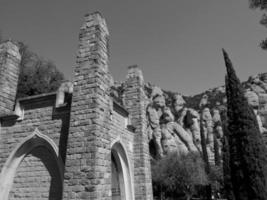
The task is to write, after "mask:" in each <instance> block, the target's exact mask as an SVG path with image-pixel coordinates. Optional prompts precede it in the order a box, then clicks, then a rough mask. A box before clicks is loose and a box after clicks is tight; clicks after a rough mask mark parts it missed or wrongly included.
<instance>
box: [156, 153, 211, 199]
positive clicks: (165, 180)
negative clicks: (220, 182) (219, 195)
mask: <svg viewBox="0 0 267 200" xmlns="http://www.w3.org/2000/svg"><path fill="white" fill-rule="evenodd" d="M152 180H153V187H154V192H155V193H158V195H160V196H161V199H163V198H165V197H171V198H174V197H175V199H176V197H178V196H185V197H186V199H190V198H191V197H192V195H193V194H194V192H195V191H196V186H199V185H206V184H207V183H208V177H207V175H206V172H205V166H204V162H203V160H202V158H201V157H200V155H198V154H187V155H180V156H179V155H178V154H177V153H173V154H171V155H168V156H166V157H164V158H162V159H161V160H159V161H156V163H154V164H152Z"/></svg>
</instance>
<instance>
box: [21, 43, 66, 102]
mask: <svg viewBox="0 0 267 200" xmlns="http://www.w3.org/2000/svg"><path fill="white" fill-rule="evenodd" d="M19 46H20V53H21V63H20V75H19V83H18V91H17V97H24V96H32V95H37V94H42V93H48V92H53V91H55V90H57V88H58V87H59V86H60V84H61V82H62V80H64V75H63V74H62V73H61V72H59V71H58V69H57V68H56V66H55V64H54V63H53V62H51V61H47V60H44V59H43V58H40V57H39V56H37V55H36V54H35V53H33V52H31V51H30V50H29V48H28V46H27V45H25V44H24V43H22V42H19Z"/></svg>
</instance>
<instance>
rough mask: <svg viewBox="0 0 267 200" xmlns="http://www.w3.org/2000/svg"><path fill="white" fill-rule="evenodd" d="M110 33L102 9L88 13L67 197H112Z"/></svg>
mask: <svg viewBox="0 0 267 200" xmlns="http://www.w3.org/2000/svg"><path fill="white" fill-rule="evenodd" d="M108 36H109V32H108V29H107V26H106V22H105V20H104V18H103V17H102V16H101V15H100V14H99V13H98V12H96V13H93V14H88V15H86V16H85V22H84V23H83V25H82V27H81V29H80V34H79V49H78V55H77V66H76V67H75V70H74V71H75V76H74V91H73V97H72V108H71V119H70V133H69V138H68V147H67V160H66V166H65V182H64V184H65V186H64V187H65V188H64V199H69V200H71V199H111V180H110V179H111V166H110V160H111V156H110V151H111V147H110V137H109V128H110V115H111V110H110V97H109V88H110V85H111V81H112V79H111V77H110V74H109V72H108V66H107V64H108Z"/></svg>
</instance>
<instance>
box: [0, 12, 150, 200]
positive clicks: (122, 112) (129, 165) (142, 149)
mask: <svg viewBox="0 0 267 200" xmlns="http://www.w3.org/2000/svg"><path fill="white" fill-rule="evenodd" d="M108 36H109V32H108V29H107V26H106V22H105V19H104V18H103V17H102V16H101V15H100V14H99V13H92V14H88V15H86V16H85V21H84V23H83V25H82V27H81V29H80V34H79V49H78V55H77V66H76V67H75V70H74V71H75V75H74V82H73V92H72V89H68V88H67V89H66V90H65V89H64V91H63V90H62V88H65V86H66V85H68V84H65V85H64V87H63V86H62V87H61V88H60V89H59V91H58V92H55V93H49V94H43V95H38V96H33V97H26V98H21V99H17V100H15V91H16V83H14V82H17V78H18V76H13V74H18V72H19V58H20V55H19V53H18V48H17V47H16V44H13V43H11V42H7V43H5V44H3V45H2V46H4V47H5V52H7V53H5V54H4V53H3V54H1V51H0V58H1V59H0V60H1V62H0V83H4V82H3V81H2V80H5V84H6V85H7V86H8V87H9V89H10V90H9V92H10V95H8V96H2V97H1V98H0V108H1V109H0V122H1V127H0V128H1V129H0V170H1V175H0V196H1V198H2V199H3V200H6V199H17V200H26V199H27V200H28V199H42V200H45V199H69V200H71V199H80V200H81V199H107V200H111V199H112V189H113V188H115V187H117V186H113V185H112V180H111V179H112V164H113V166H115V165H116V166H118V169H117V170H115V171H117V173H118V174H116V176H114V177H119V182H117V183H116V185H118V184H119V185H120V189H119V190H116V191H120V194H119V195H120V197H121V199H127V200H131V199H144V200H147V199H152V187H151V174H150V162H149V151H148V144H147V137H146V132H145V128H146V120H145V106H146V105H145V100H146V97H145V95H144V92H143V91H142V87H143V77H142V73H141V71H140V70H139V69H137V68H135V69H134V70H132V69H133V68H130V70H129V73H128V75H127V84H128V86H127V91H126V95H125V99H124V102H125V105H122V104H121V102H117V101H116V100H115V99H114V98H113V97H112V95H111V90H112V89H111V88H112V87H113V78H112V76H111V75H110V73H109V69H108V62H109V61H108V58H109V50H108ZM0 49H1V45H0ZM14 49H15V50H16V54H14V55H16V56H14V55H13V54H12V53H13V51H14ZM9 52H11V53H9ZM11 55H13V57H12V56H11ZM15 58H16V59H15ZM8 59H11V61H12V62H11V61H9V60H8ZM3 60H4V61H5V62H2V61H3ZM10 70H11V71H10ZM2 71H4V72H5V73H1V72H2ZM137 72H138V73H137ZM7 76H8V77H7ZM10 77H12V78H10ZM4 78H5V79H4ZM1 81H2V82H1ZM10 82H12V84H11V83H10ZM69 87H71V86H69ZM3 88H5V87H3ZM71 88H72V87H71ZM6 102H8V103H6ZM1 105H3V106H2V107H1ZM6 105H7V106H6ZM111 157H113V161H112V159H111ZM112 162H113V163H112ZM114 164H115V165H114ZM113 171H114V170H113Z"/></svg>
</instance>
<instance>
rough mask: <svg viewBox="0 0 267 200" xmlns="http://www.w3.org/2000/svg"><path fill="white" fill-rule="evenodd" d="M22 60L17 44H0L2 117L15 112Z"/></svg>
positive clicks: (0, 104)
mask: <svg viewBox="0 0 267 200" xmlns="http://www.w3.org/2000/svg"><path fill="white" fill-rule="evenodd" d="M20 60H21V56H20V53H19V48H18V46H17V45H16V44H14V43H13V42H11V41H7V42H4V43H2V44H0V115H4V114H10V113H11V112H13V111H14V106H15V99H16V92H17V84H18V77H19V64H20Z"/></svg>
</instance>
